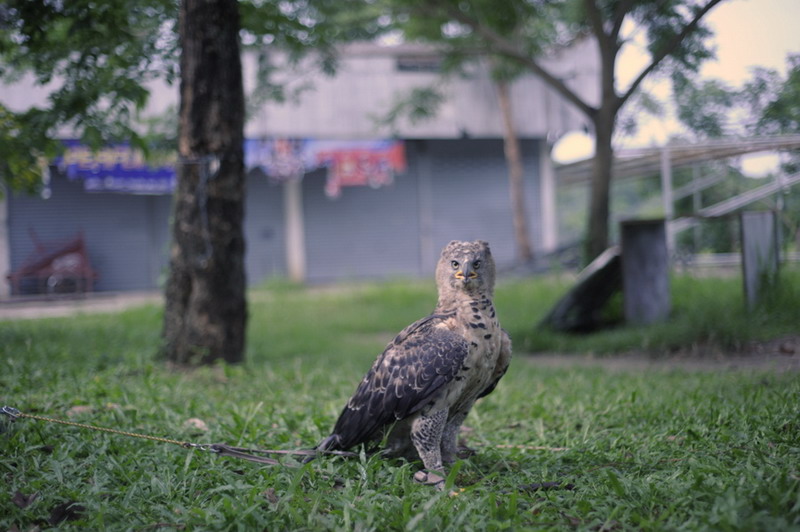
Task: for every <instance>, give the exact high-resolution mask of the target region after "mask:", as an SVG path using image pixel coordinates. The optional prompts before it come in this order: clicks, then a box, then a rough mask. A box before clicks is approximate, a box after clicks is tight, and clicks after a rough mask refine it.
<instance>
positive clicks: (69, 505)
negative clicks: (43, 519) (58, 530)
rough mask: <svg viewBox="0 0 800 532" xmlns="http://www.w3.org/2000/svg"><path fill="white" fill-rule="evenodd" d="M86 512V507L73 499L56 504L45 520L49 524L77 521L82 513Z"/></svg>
mask: <svg viewBox="0 0 800 532" xmlns="http://www.w3.org/2000/svg"><path fill="white" fill-rule="evenodd" d="M85 513H86V508H85V507H84V506H82V505H80V504H78V503H76V502H74V501H69V502H64V503H61V504H59V505H56V506H55V507H54V508H53V509H52V510H51V511H50V518H49V519H48V520H47V522H48V523H50V525H51V526H56V525H57V524H59V523H63V522H64V521H77V520H78V519H80V518H81V517H83V514H85Z"/></svg>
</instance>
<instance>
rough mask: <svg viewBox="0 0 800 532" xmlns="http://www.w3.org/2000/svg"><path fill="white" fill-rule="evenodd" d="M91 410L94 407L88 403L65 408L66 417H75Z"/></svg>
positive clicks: (89, 412)
mask: <svg viewBox="0 0 800 532" xmlns="http://www.w3.org/2000/svg"><path fill="white" fill-rule="evenodd" d="M92 410H94V409H93V408H92V407H91V406H89V405H78V406H73V407H72V408H70V409H69V410H67V417H75V416H80V415H83V414H91V413H92Z"/></svg>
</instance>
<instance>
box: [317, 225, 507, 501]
mask: <svg viewBox="0 0 800 532" xmlns="http://www.w3.org/2000/svg"><path fill="white" fill-rule="evenodd" d="M494 282H495V264H494V260H493V259H492V254H491V251H490V250H489V245H488V244H487V243H486V242H484V241H481V240H478V241H475V242H459V241H453V242H450V243H449V244H447V246H445V247H444V249H443V250H442V254H441V257H440V258H439V262H438V264H437V266H436V285H437V289H438V292H439V299H438V303H437V305H436V308H435V309H434V311H433V312H432V313H431V314H430V315H429V316H427V317H425V318H422V319H420V320H418V321H416V322H414V323H412V324H411V325H409V326H408V327H406V328H405V329H403V331H401V332H400V334H398V335H397V336H396V337H395V338H394V340H392V341H391V342H390V343H389V345H388V346H386V349H385V350H384V351H383V353H382V354H381V355H380V356H379V357H378V358H377V359H376V360H375V363H374V364H373V365H372V368H371V369H370V370H369V372H367V374H366V376H365V377H364V379H363V380H362V381H361V383H360V384H359V386H358V388H357V389H356V391H355V393H354V394H353V396H352V397H351V398H350V400H349V401H348V402H347V404H346V405H345V407H344V409H343V410H342V413H341V415H340V416H339V419H338V421H337V422H336V425H335V426H334V428H333V432H332V433H331V435H330V436H328V437H327V438H325V439H324V440H323V441H322V442H321V443H320V444H319V445H318V446H317V449H318V450H320V451H333V450H346V449H349V448H351V447H354V446H356V445H359V444H362V443H369V442H380V441H381V440H383V439H384V438H386V448H385V449H384V453H385V455H387V456H393V457H399V456H402V457H405V458H409V459H414V460H415V459H417V458H419V459H421V460H422V463H423V465H424V467H425V471H424V472H420V473H417V475H415V479H416V480H418V481H420V482H424V483H428V484H434V485H437V487H439V488H440V489H441V487H442V485H443V481H444V467H443V465H444V464H446V463H452V462H454V461H455V460H456V458H457V455H456V453H457V450H458V449H457V443H456V438H457V436H458V432H459V428H460V426H461V423H462V422H463V421H464V418H466V417H467V414H468V413H469V411H470V409H471V408H472V405H473V404H474V403H475V401H476V400H477V399H479V398H481V397H483V396H485V395H487V394H489V393H491V392H492V391H493V390H494V388H495V386H497V383H498V381H499V380H500V378H501V377H502V376H503V375H504V374H505V372H506V370H507V369H508V365H509V362H510V361H511V340H510V338H509V336H508V334H507V333H506V332H505V331H504V330H503V329H501V328H500V323H499V322H498V319H497V315H496V312H495V308H494V304H493V303H492V297H493V295H494Z"/></svg>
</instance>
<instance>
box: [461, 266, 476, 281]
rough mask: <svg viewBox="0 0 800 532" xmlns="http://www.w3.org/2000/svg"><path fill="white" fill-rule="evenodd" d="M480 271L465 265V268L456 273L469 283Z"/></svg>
mask: <svg viewBox="0 0 800 532" xmlns="http://www.w3.org/2000/svg"><path fill="white" fill-rule="evenodd" d="M477 277H478V273H477V272H476V271H475V270H473V269H472V268H470V267H469V266H468V265H465V266H464V268H462V269H460V270H458V271H457V272H456V273H455V278H456V279H459V280H461V281H462V282H463V283H464V284H468V283H469V282H470V281H471V280H472V279H477Z"/></svg>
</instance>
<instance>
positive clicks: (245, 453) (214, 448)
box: [0, 406, 358, 465]
mask: <svg viewBox="0 0 800 532" xmlns="http://www.w3.org/2000/svg"><path fill="white" fill-rule="evenodd" d="M0 414H5V415H7V416H8V417H9V418H11V420H12V421H14V420H17V419H19V418H24V419H34V420H36V421H44V422H46V423H56V424H58V425H66V426H68V427H76V428H79V429H86V430H96V431H99V432H106V433H108V434H117V435H120V436H129V437H131V438H139V439H142V440H149V441H154V442H158V443H169V444H172V445H178V446H179V447H183V448H184V449H199V450H201V451H208V452H212V453H215V454H218V455H220V456H231V457H234V458H241V459H243V460H249V461H251V462H257V463H260V464H267V465H287V464H282V463H281V462H279V461H278V460H275V459H273V458H267V457H263V456H256V454H275V455H279V454H283V455H294V456H309V455H316V454H328V455H338V456H347V457H354V456H358V454H356V453H352V452H348V451H317V450H289V449H247V448H243V447H233V446H231V445H225V444H223V443H192V442H189V441H182V440H174V439H172V438H162V437H160V436H151V435H150V434H141V433H139V432H130V431H126V430H119V429H112V428H108V427H98V426H97V425H90V424H88V423H78V422H75V421H66V420H64V419H56V418H52V417H46V416H38V415H36V414H26V413H25V412H20V411H19V410H17V409H16V408H13V407H10V406H3V407H0Z"/></svg>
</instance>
